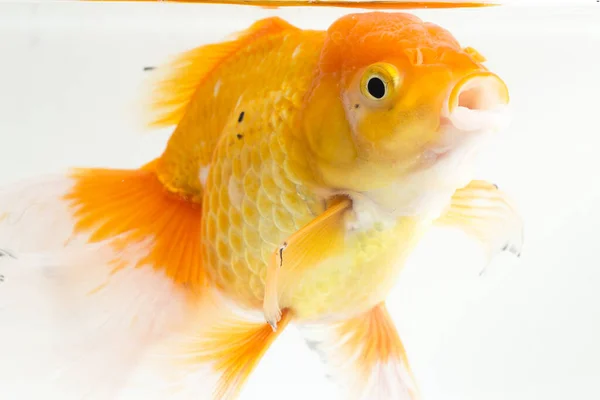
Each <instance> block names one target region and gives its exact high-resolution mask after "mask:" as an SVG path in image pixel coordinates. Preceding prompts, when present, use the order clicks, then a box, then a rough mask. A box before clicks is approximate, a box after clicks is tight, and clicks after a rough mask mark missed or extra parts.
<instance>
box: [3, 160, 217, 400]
mask: <svg viewBox="0 0 600 400" xmlns="http://www.w3.org/2000/svg"><path fill="white" fill-rule="evenodd" d="M200 227H201V209H200V205H198V204H192V203H190V202H188V201H187V200H185V199H183V198H181V197H178V196H176V195H173V194H171V193H169V192H167V191H166V190H164V189H163V187H162V185H161V184H160V182H159V181H158V179H157V178H156V175H155V174H154V172H153V171H152V170H150V169H141V170H106V169H83V170H77V171H75V172H74V173H70V174H65V175H55V176H52V177H45V178H39V179H33V180H30V181H28V182H24V183H23V184H20V185H15V186H10V187H6V188H4V189H3V190H0V249H2V253H1V254H2V256H1V257H0V320H1V321H2V324H1V325H2V329H0V342H1V343H3V355H2V357H0V376H1V377H2V378H0V381H1V382H2V387H3V389H2V391H3V395H6V396H7V397H8V398H38V397H41V396H44V395H46V394H48V393H50V394H51V395H53V394H58V395H59V396H62V397H64V396H66V398H92V399H96V398H97V399H103V398H113V395H115V394H116V393H117V392H118V391H119V390H121V389H122V387H123V385H125V383H126V382H127V380H128V379H129V375H130V374H131V373H132V372H133V370H134V369H135V367H136V365H137V363H138V361H139V358H140V357H141V356H142V355H143V354H144V352H145V351H146V350H147V349H148V348H150V347H151V346H152V345H153V344H155V343H157V342H159V341H160V340H161V339H162V338H164V337H166V336H167V335H168V334H170V333H172V332H174V331H177V329H179V328H180V327H181V326H182V324H183V323H184V322H185V321H186V320H187V319H188V318H189V316H190V315H191V314H190V313H191V310H193V308H194V304H195V302H196V301H197V298H198V294H201V293H202V290H201V288H202V287H203V286H204V285H205V284H206V282H205V278H204V276H205V274H204V270H203V268H202V262H201V252H200V245H201V238H200ZM31 382H35V384H31Z"/></svg>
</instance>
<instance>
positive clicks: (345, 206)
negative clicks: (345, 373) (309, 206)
mask: <svg viewBox="0 0 600 400" xmlns="http://www.w3.org/2000/svg"><path fill="white" fill-rule="evenodd" d="M350 209H351V201H350V200H349V199H342V200H340V201H339V202H337V203H335V204H333V205H332V206H331V207H329V208H328V209H327V210H326V211H325V212H324V213H323V214H322V215H320V216H319V217H317V218H316V219H314V220H313V221H312V222H310V223H309V224H307V225H306V226H304V227H303V228H302V229H300V230H299V231H298V232H296V233H294V234H293V235H292V236H290V237H289V238H288V239H287V240H286V241H285V242H284V243H282V244H281V246H280V247H279V248H277V249H276V250H275V251H274V252H273V254H272V256H271V260H270V263H269V265H268V267H267V277H266V286H265V297H264V302H263V308H264V314H265V318H266V320H267V322H269V324H271V326H272V327H273V329H274V330H275V329H276V328H277V322H278V321H279V319H280V318H281V310H280V308H279V296H280V294H281V293H279V288H280V287H281V286H283V285H284V284H285V282H284V280H285V281H295V280H296V279H297V278H296V277H297V276H298V274H300V273H302V271H303V270H305V269H306V268H312V267H314V266H316V265H318V264H319V263H320V262H321V261H323V260H324V259H326V258H328V257H331V256H332V255H334V254H337V253H339V252H340V251H341V250H342V247H343V243H344V232H345V225H344V223H345V216H346V214H347V212H348V211H349V210H350ZM282 271H283V272H285V275H284V274H282V273H281V272H282Z"/></svg>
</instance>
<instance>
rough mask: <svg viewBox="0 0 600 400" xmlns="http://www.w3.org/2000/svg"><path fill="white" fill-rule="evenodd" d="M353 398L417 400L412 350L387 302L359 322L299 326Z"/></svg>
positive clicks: (350, 397)
mask: <svg viewBox="0 0 600 400" xmlns="http://www.w3.org/2000/svg"><path fill="white" fill-rule="evenodd" d="M299 328H300V331H301V333H302V334H303V336H304V338H305V340H306V341H307V343H308V345H309V346H310V347H311V348H312V349H313V350H315V351H317V352H318V354H319V355H320V356H321V359H322V360H323V362H324V363H325V366H326V369H327V370H328V371H329V374H330V376H331V377H332V378H333V380H334V381H335V382H336V383H337V384H338V385H339V386H340V387H341V388H342V390H343V396H342V397H340V398H344V399H348V400H389V399H394V400H416V399H418V398H419V396H420V395H419V391H418V388H417V385H416V383H415V380H414V377H413V374H412V371H411V368H410V366H409V363H408V358H407V355H406V350H405V348H404V346H403V344H402V342H401V340H400V337H399V335H398V332H397V330H396V328H395V326H394V323H393V321H392V320H391V317H390V315H389V313H388V311H387V309H386V307H385V304H383V303H381V304H379V305H377V306H376V307H374V308H373V309H371V310H370V311H368V312H366V313H364V314H362V315H359V316H356V317H354V318H351V319H348V320H345V321H339V322H332V323H315V324H310V325H308V324H305V325H300V326H299Z"/></svg>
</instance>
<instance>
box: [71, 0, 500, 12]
mask: <svg viewBox="0 0 600 400" xmlns="http://www.w3.org/2000/svg"><path fill="white" fill-rule="evenodd" d="M82 1H109V2H118V1H134V2H147V3H157V2H163V3H165V2H170V3H197V4H234V5H245V6H257V7H264V8H279V7H344V8H364V9H396V10H410V9H418V8H442V9H447V8H474V7H491V6H499V5H501V4H500V3H492V2H486V1H483V2H462V1H452V0H448V1H410V0H409V1H395V0H379V1H377V0H375V1H361V0H354V1H352V0H350V1H348V0H313V1H310V0H212V1H210V0H82Z"/></svg>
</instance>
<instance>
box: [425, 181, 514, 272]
mask: <svg viewBox="0 0 600 400" xmlns="http://www.w3.org/2000/svg"><path fill="white" fill-rule="evenodd" d="M435 224H436V225H437V226H443V227H452V228H459V229H461V230H463V231H464V232H465V233H467V234H468V235H470V236H471V237H473V238H475V239H477V240H478V241H479V242H481V243H482V244H483V246H484V247H485V249H486V252H487V258H488V262H489V261H490V260H491V259H492V258H493V257H494V256H495V255H496V254H497V253H499V252H502V251H509V252H510V253H512V254H515V255H517V256H520V255H521V250H522V247H523V221H522V220H521V217H520V215H519V214H518V212H517V209H516V207H515V206H514V205H513V203H512V201H511V200H510V199H509V198H508V196H507V195H506V194H505V193H503V192H502V191H500V190H499V189H498V187H497V186H496V185H494V184H492V183H489V182H486V181H479V180H475V181H472V182H470V183H469V184H468V185H467V186H466V187H464V188H462V189H459V190H457V191H456V192H455V194H454V196H452V203H451V205H450V208H449V209H448V210H447V211H446V213H445V214H443V215H442V216H441V217H440V218H439V219H438V220H436V221H435Z"/></svg>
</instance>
